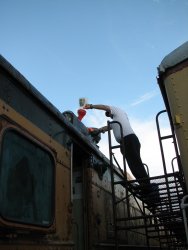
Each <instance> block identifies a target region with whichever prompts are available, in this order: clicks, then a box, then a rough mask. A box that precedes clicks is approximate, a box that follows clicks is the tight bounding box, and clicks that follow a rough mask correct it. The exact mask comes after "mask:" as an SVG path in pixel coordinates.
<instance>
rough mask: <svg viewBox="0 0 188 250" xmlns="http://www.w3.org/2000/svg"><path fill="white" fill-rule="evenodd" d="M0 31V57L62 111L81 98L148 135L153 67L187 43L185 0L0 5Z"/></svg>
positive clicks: (155, 107) (20, 0)
mask: <svg viewBox="0 0 188 250" xmlns="http://www.w3.org/2000/svg"><path fill="white" fill-rule="evenodd" d="M0 30H1V39H0V54H1V55H2V56H4V57H5V58H6V59H7V60H8V61H9V62H10V63H11V64H12V65H13V66H14V67H15V68H16V69H18V70H19V71H20V72H21V73H22V74H23V75H24V76H25V77H26V78H27V79H28V80H29V81H30V82H31V83H32V84H33V85H34V86H35V87H36V88H37V89H38V90H39V91H40V92H41V93H42V94H43V95H44V96H45V97H46V98H47V99H48V100H49V101H51V102H52V103H53V104H54V106H56V107H57V108H58V109H59V110H60V111H65V110H72V111H74V112H76V110H77V108H78V99H79V98H80V97H87V98H88V99H89V102H91V103H102V104H109V105H110V104H112V105H116V106H119V107H122V108H123V109H125V110H126V111H127V113H128V115H129V117H130V118H131V120H132V121H133V122H135V123H136V124H135V125H136V126H137V124H143V125H144V126H145V128H146V127H147V125H148V124H150V122H151V121H152V120H154V119H155V115H156V114H157V112H158V111H160V110H162V109H164V104H163V101H162V98H161V96H160V91H159V88H158V85H157V81H156V77H157V67H158V65H159V64H160V62H161V60H162V59H163V58H164V56H166V55H167V54H168V53H169V52H171V51H172V50H174V49H175V48H176V47H178V46H180V45H181V44H182V43H184V42H185V41H187V40H188V0H32V1H30V0H0ZM92 114H93V115H94V116H95V115H96V116H97V114H96V113H91V112H90V113H89V115H88V119H89V117H90V115H92ZM92 119H93V118H91V117H90V120H89V121H88V120H87V119H86V123H89V122H90V121H91V120H92ZM92 121H93V120H92ZM146 122H148V123H147V124H146ZM101 125H103V124H101ZM152 126H153V125H152ZM141 130H142V129H141ZM138 131H139V129H138ZM142 136H143V133H142V134H141V137H142ZM148 140H149V138H148ZM143 143H144V142H143Z"/></svg>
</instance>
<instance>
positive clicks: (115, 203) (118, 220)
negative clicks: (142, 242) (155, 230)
mask: <svg viewBox="0 0 188 250" xmlns="http://www.w3.org/2000/svg"><path fill="white" fill-rule="evenodd" d="M114 123H116V124H118V125H119V128H120V134H121V142H122V143H121V144H117V145H112V144H113V143H112V136H111V125H112V124H114ZM107 126H108V141H109V158H110V173H111V190H112V207H113V226H114V240H115V249H116V250H118V249H119V248H121V245H120V242H119V239H118V232H119V231H122V230H129V229H130V230H131V227H130V228H129V229H127V228H126V227H121V226H119V223H121V222H122V221H127V222H130V221H131V211H130V208H131V207H130V196H132V195H133V196H134V198H135V202H136V203H137V205H138V207H139V208H140V210H141V211H142V213H143V214H145V211H144V209H142V208H141V207H140V204H139V203H138V201H137V199H136V194H134V193H131V185H132V184H133V183H135V182H136V181H135V180H133V181H131V180H128V178H127V171H126V162H125V155H124V152H125V150H124V147H125V145H124V140H123V130H122V125H121V124H120V123H119V122H117V121H111V122H110V121H108V122H107ZM121 148H122V161H123V170H122V169H121V167H120V166H119V164H118V161H117V159H116V158H115V155H114V152H113V150H114V149H121ZM114 162H115V163H116V165H117V167H118V168H119V170H120V172H121V173H122V174H123V176H124V179H123V180H117V178H116V177H115V176H116V175H115V173H116V172H117V170H116V168H115V165H114ZM146 167H147V166H146ZM117 185H122V186H123V187H124V190H125V197H124V198H122V199H118V198H117V195H116V193H115V190H116V186H117ZM121 202H126V211H127V216H126V218H118V216H117V206H118V205H119V204H120V203H121ZM143 218H144V217H143ZM144 220H145V219H144ZM144 224H146V221H144ZM145 231H146V234H147V227H145ZM146 239H147V238H146ZM147 245H149V242H147ZM138 249H139V247H138Z"/></svg>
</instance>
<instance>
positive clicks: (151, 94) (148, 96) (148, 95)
mask: <svg viewBox="0 0 188 250" xmlns="http://www.w3.org/2000/svg"><path fill="white" fill-rule="evenodd" d="M156 95H157V92H156V91H151V92H148V93H145V94H144V95H142V96H140V97H139V98H138V99H137V100H135V101H134V102H132V103H131V106H136V105H139V104H140V103H143V102H146V101H148V100H150V99H152V98H153V97H154V96H156Z"/></svg>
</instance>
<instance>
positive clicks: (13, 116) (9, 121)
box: [0, 100, 73, 250]
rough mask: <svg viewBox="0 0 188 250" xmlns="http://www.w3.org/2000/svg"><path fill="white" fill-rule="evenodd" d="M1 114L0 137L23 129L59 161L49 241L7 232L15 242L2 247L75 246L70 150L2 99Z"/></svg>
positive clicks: (66, 249)
mask: <svg viewBox="0 0 188 250" xmlns="http://www.w3.org/2000/svg"><path fill="white" fill-rule="evenodd" d="M0 116H1V120H0V136H1V135H2V133H3V131H4V130H5V129H6V128H9V127H13V128H15V129H17V130H19V131H22V133H24V134H25V135H27V137H29V138H30V139H31V140H33V141H36V142H37V143H38V144H41V145H42V146H43V147H45V148H46V149H48V150H49V151H50V152H51V153H52V154H53V156H54V159H55V162H56V166H55V176H56V177H55V220H54V224H53V225H52V227H51V228H50V230H49V233H48V232H47V233H46V236H45V240H42V242H40V240H39V239H38V240H35V236H33V239H32V238H30V239H29V240H21V239H19V236H18V234H17V233H15V234H14V235H7V238H10V239H11V242H12V244H10V241H9V244H3V245H1V244H0V250H6V249H9V250H71V249H73V242H72V203H71V200H70V197H71V195H70V193H71V190H70V188H71V185H70V183H71V180H70V178H71V173H70V163H71V161H70V152H69V151H68V150H67V149H65V148H64V147H63V146H62V145H60V144H59V143H58V142H56V141H55V140H53V139H52V138H51V137H50V136H49V135H47V134H46V133H44V132H43V131H42V130H41V129H39V128H38V127H37V126H35V125H34V124H33V123H32V122H30V121H29V120H27V119H26V118H25V117H23V116H22V115H20V114H19V113H17V112H16V111H15V110H14V109H13V108H11V107H10V106H9V105H7V104H6V103H5V102H4V101H2V100H0ZM7 225H9V226H11V225H12V226H14V227H15V223H12V224H11V223H7ZM19 226H20V225H19ZM27 227H28V230H35V229H36V230H37V228H35V227H32V226H30V225H23V229H27ZM39 231H40V230H39ZM36 232H37V231H36ZM26 238H27V237H26ZM14 242H15V243H14Z"/></svg>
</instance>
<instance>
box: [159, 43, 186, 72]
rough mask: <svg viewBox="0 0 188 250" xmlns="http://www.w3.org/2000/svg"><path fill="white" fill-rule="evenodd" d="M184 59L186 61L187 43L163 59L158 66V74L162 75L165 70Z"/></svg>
mask: <svg viewBox="0 0 188 250" xmlns="http://www.w3.org/2000/svg"><path fill="white" fill-rule="evenodd" d="M186 59H188V41H187V42H185V43H184V44H182V45H181V46H179V47H178V48H176V49H175V50H173V51H172V52H171V53H170V54H168V55H167V56H165V57H164V59H163V60H162V62H161V64H160V65H159V72H160V73H164V72H165V71H166V70H167V69H169V68H171V67H173V66H175V65H177V64H179V63H181V62H183V61H185V60H186Z"/></svg>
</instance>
